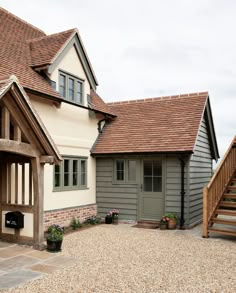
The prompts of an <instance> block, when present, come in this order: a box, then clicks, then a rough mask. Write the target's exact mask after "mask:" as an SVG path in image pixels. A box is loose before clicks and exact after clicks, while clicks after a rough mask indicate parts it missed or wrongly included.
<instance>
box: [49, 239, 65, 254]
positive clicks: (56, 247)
mask: <svg viewBox="0 0 236 293" xmlns="http://www.w3.org/2000/svg"><path fill="white" fill-rule="evenodd" d="M61 245H62V240H59V241H51V240H48V239H47V250H48V251H50V252H58V251H61Z"/></svg>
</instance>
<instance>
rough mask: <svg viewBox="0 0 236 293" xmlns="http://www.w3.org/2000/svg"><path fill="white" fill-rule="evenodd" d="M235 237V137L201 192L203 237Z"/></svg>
mask: <svg viewBox="0 0 236 293" xmlns="http://www.w3.org/2000/svg"><path fill="white" fill-rule="evenodd" d="M209 232H210V233H217V234H223V235H230V236H236V137H235V138H234V139H233V141H232V143H231V145H230V147H229V149H228V151H227V152H226V154H225V156H224V158H223V160H222V162H221V164H220V165H219V167H218V168H217V170H216V172H215V174H214V176H213V177H212V179H211V181H210V183H209V184H208V186H207V187H205V188H204V191H203V237H208V236H209Z"/></svg>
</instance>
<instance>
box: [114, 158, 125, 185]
mask: <svg viewBox="0 0 236 293" xmlns="http://www.w3.org/2000/svg"><path fill="white" fill-rule="evenodd" d="M124 167H125V164H124V160H117V161H116V180H124V177H125V176H124V173H125V171H124Z"/></svg>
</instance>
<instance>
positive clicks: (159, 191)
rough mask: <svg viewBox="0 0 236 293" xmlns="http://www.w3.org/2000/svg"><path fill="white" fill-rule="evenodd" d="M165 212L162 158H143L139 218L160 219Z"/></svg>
mask: <svg viewBox="0 0 236 293" xmlns="http://www.w3.org/2000/svg"><path fill="white" fill-rule="evenodd" d="M163 212H164V196H163V164H162V160H158V159H143V160H142V164H141V188H140V194H139V220H160V218H161V216H162V215H163Z"/></svg>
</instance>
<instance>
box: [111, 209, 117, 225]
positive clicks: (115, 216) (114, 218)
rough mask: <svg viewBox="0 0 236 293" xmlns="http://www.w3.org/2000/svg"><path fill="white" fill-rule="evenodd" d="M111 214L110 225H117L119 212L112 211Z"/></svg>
mask: <svg viewBox="0 0 236 293" xmlns="http://www.w3.org/2000/svg"><path fill="white" fill-rule="evenodd" d="M111 213H112V223H113V224H116V225H117V224H118V219H119V210H117V209H113V210H112V211H111Z"/></svg>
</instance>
